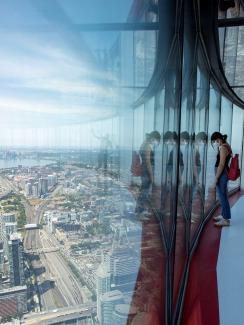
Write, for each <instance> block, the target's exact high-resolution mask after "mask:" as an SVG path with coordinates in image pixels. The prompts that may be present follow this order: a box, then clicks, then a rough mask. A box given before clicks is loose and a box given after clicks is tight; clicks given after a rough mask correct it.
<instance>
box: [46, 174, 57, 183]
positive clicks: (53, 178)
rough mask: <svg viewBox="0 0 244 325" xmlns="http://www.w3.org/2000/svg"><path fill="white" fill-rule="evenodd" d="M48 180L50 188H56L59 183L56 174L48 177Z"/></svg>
mask: <svg viewBox="0 0 244 325" xmlns="http://www.w3.org/2000/svg"><path fill="white" fill-rule="evenodd" d="M47 180H48V186H54V185H56V184H57V182H58V178H57V175H56V174H53V175H48V176H47Z"/></svg>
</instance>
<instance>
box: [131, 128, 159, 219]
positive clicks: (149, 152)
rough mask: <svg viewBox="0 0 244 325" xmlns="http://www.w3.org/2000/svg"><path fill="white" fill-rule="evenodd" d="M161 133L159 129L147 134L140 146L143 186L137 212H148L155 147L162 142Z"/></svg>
mask: <svg viewBox="0 0 244 325" xmlns="http://www.w3.org/2000/svg"><path fill="white" fill-rule="evenodd" d="M160 138H161V137H160V133H159V132H158V131H153V132H151V133H148V134H146V138H145V140H144V141H143V143H142V145H141V147H140V157H141V166H142V173H141V188H140V194H139V196H138V199H137V207H136V212H137V213H140V214H141V213H143V212H146V210H145V206H146V203H147V200H148V194H149V190H150V186H151V185H152V184H153V175H154V172H153V168H154V152H153V147H154V146H155V145H158V144H159V142H160Z"/></svg>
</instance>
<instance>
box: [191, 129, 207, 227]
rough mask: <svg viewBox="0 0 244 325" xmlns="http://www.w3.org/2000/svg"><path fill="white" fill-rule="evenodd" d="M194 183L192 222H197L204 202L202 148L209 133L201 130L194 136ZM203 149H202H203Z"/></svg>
mask: <svg viewBox="0 0 244 325" xmlns="http://www.w3.org/2000/svg"><path fill="white" fill-rule="evenodd" d="M193 138H194V141H193V152H192V153H193V184H192V213H191V222H192V223H194V222H196V221H197V220H198V219H199V218H200V217H201V211H202V210H201V205H202V202H203V197H202V195H203V193H202V187H201V179H200V174H201V171H202V161H201V154H200V148H201V147H202V145H203V147H202V149H203V150H204V146H205V145H206V143H207V134H206V133H205V132H199V133H198V134H197V135H196V136H193ZM201 151H202V150H201Z"/></svg>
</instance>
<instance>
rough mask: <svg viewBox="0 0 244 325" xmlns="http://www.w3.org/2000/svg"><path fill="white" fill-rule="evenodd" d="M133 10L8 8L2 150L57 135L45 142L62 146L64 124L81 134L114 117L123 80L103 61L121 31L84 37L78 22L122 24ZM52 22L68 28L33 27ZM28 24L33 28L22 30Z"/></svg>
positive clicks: (82, 3)
mask: <svg viewBox="0 0 244 325" xmlns="http://www.w3.org/2000/svg"><path fill="white" fill-rule="evenodd" d="M130 5H131V0H130V1H129V0H123V1H115V0H95V1H91V0H90V1H87V0H59V1H58V0H51V1H50V0H21V1H20V0H15V1H13V0H9V1H2V2H1V3H0V21H1V25H0V39H1V42H0V62H1V64H0V113H1V120H0V127H1V130H2V132H1V135H0V145H7V144H8V145H9V144H10V143H11V144H12V145H14V144H15V143H16V144H18V145H19V144H24V145H28V144H31V145H33V141H34V139H35V137H36V139H37V138H40V135H41V134H42V133H46V134H49V137H48V138H47V137H46V140H42V141H41V142H42V144H44V143H45V141H46V142H50V141H51V142H52V143H53V144H54V145H55V141H56V142H57V145H60V143H58V140H55V137H56V138H57V136H55V134H57V132H58V131H57V130H58V128H59V127H60V128H66V133H68V132H69V131H67V130H68V129H70V132H71V133H72V132H74V130H76V132H78V131H77V128H79V127H78V126H77V124H84V123H87V122H88V121H91V120H94V119H100V118H103V119H104V118H106V117H107V118H108V117H110V116H112V115H114V112H115V110H116V104H117V103H118V102H119V94H118V93H116V91H115V90H114V89H113V88H112V85H113V84H114V83H116V77H115V76H114V75H112V74H111V71H109V70H106V69H104V67H103V66H102V65H101V63H100V62H99V60H98V59H97V57H98V54H99V50H101V51H104V50H108V49H109V48H110V47H111V46H112V45H113V43H114V41H115V40H116V38H117V36H118V34H117V33H114V32H109V33H83V34H81V33H79V32H77V31H76V30H75V29H73V27H72V23H88V22H116V21H117V22H122V21H125V20H126V17H127V15H128V12H129V8H130ZM108 8H109V10H108ZM47 24H58V25H60V24H62V26H63V30H61V31H59V32H48V33H47V32H34V31H33V27H32V26H35V27H38V26H40V25H41V26H46V25H47ZM23 25H24V26H27V28H26V31H23V30H21V29H20V28H19V26H23ZM1 26H2V27H1ZM38 129H39V130H38ZM52 129H53V134H52V131H51V130H52ZM55 130H56V131H55ZM10 133H11V134H10ZM24 133H25V134H26V135H25V136H23V134H24ZM37 134H39V135H38V136H37ZM77 135H78V133H77ZM52 137H53V138H52ZM44 138H45V137H44ZM51 138H52V139H51ZM50 139H51V140H50ZM62 141H64V139H63V140H62ZM20 142H21V143H20ZM47 144H48V143H47Z"/></svg>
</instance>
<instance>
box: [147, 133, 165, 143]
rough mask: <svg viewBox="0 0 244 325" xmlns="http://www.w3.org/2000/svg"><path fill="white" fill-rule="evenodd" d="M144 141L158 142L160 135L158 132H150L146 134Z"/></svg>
mask: <svg viewBox="0 0 244 325" xmlns="http://www.w3.org/2000/svg"><path fill="white" fill-rule="evenodd" d="M146 139H147V140H157V141H160V139H161V136H160V133H159V132H158V131H152V132H150V133H147V134H146Z"/></svg>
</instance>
